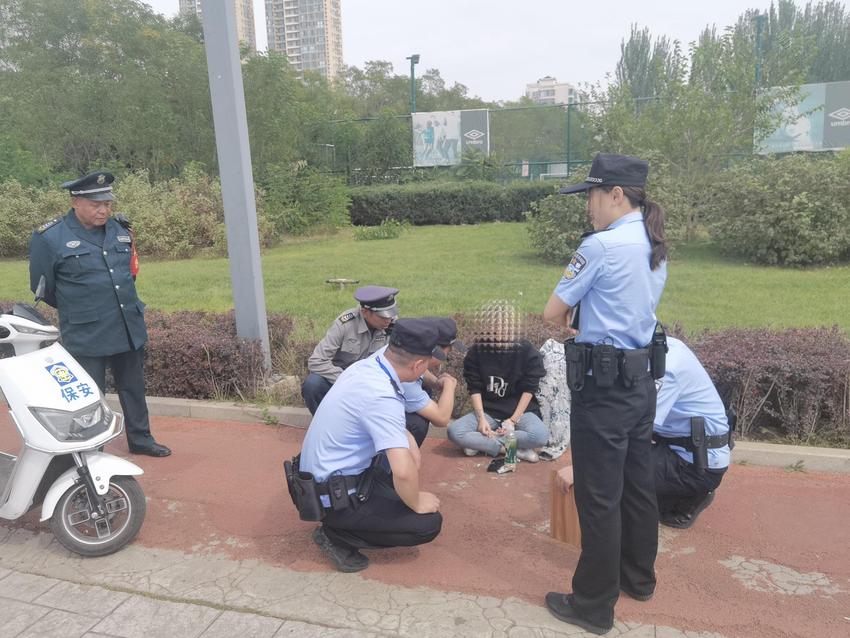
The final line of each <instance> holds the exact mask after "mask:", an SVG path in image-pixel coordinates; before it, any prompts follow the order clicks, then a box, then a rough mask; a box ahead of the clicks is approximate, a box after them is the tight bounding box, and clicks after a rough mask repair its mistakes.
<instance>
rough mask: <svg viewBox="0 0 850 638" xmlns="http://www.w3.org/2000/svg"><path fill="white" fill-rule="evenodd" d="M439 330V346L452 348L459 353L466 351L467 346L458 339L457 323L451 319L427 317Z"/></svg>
mask: <svg viewBox="0 0 850 638" xmlns="http://www.w3.org/2000/svg"><path fill="white" fill-rule="evenodd" d="M425 318H426V319H427V320H428V321H430V322H431V323H433V324H434V326H435V327H436V328H437V333H438V336H437V345H438V346H441V347H443V348H449V347H450V348H452V349H454V350H457V351H459V352H461V353H462V352H465V351H466V344H464V343H463V341H461V340H460V339H458V338H457V323H455V320H454V319H452V318H451V317H425Z"/></svg>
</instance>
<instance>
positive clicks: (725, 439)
mask: <svg viewBox="0 0 850 638" xmlns="http://www.w3.org/2000/svg"><path fill="white" fill-rule="evenodd" d="M652 438H653V440H655V441H657V442H658V443H663V444H664V445H678V446H679V447H683V448H685V449H686V450H689V451H690V452H693V451H694V449H693V448H694V444H693V438H691V437H690V436H663V435H661V434H657V433H655V432H653V434H652ZM729 440H730V436H729V433H728V432H727V433H726V434H718V435H716V436H707V437H705V447H706V449H708V450H717V449H719V448H722V447H726V446H727V445H729Z"/></svg>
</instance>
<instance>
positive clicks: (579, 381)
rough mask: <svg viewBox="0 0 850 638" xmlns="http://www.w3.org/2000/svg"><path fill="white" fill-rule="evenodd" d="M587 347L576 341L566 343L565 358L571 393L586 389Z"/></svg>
mask: <svg viewBox="0 0 850 638" xmlns="http://www.w3.org/2000/svg"><path fill="white" fill-rule="evenodd" d="M586 356H587V347H586V346H585V345H583V344H580V343H576V342H575V340H574V339H567V340H566V341H565V342H564V358H565V359H566V361H567V387H568V388H569V389H570V392H579V391H581V389H582V388H583V387H584V380H585V375H586V374H587V359H586V358H585V357H586Z"/></svg>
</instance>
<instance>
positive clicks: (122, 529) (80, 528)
mask: <svg viewBox="0 0 850 638" xmlns="http://www.w3.org/2000/svg"><path fill="white" fill-rule="evenodd" d="M103 501H104V505H105V509H106V515H105V516H98V515H97V510H96V508H95V507H93V506H92V504H91V501H90V500H89V495H88V491H87V490H86V487H85V485H83V484H82V483H75V484H74V485H72V486H71V487H69V488H68V490H67V491H66V492H65V493H64V494H63V495H62V496H61V497H60V498H59V502H58V503H57V504H56V510H55V511H54V512H53V516H52V518H51V519H50V528H51V529H52V530H53V534H54V535H55V536H56V540H58V541H59V542H60V543H61V544H62V546H63V547H65V548H67V549H70V550H71V551H72V552H76V553H77V554H80V555H82V556H106V555H107V554H112V553H114V552H117V551H118V550H119V549H121V548H122V547H124V546H125V545H127V544H128V543H129V542H130V541H132V540H133V539H134V538H136V535H137V534H138V533H139V530H140V529H141V527H142V522H144V520H145V510H146V503H145V495H144V492H142V488H141V487H140V486H139V484H138V482H136V479H134V478H133V477H132V476H113V477H112V479H111V480H110V481H109V490H108V491H107V492H106V494H104V495H103Z"/></svg>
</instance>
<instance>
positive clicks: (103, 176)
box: [59, 171, 115, 202]
mask: <svg viewBox="0 0 850 638" xmlns="http://www.w3.org/2000/svg"><path fill="white" fill-rule="evenodd" d="M114 181H115V176H114V175H113V174H112V173H107V172H106V171H97V172H95V173H89V174H88V175H84V176H83V177H80V178H79V179H73V180H70V181H67V182H63V183H62V184H60V185H59V187H60V188H65V189H67V190H68V191H70V193H71V197H85V198H86V199H90V200H92V201H95V202H111V201H112V200H114V199H115V196H114V195H113V194H112V182H114Z"/></svg>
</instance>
